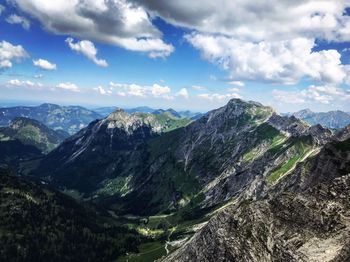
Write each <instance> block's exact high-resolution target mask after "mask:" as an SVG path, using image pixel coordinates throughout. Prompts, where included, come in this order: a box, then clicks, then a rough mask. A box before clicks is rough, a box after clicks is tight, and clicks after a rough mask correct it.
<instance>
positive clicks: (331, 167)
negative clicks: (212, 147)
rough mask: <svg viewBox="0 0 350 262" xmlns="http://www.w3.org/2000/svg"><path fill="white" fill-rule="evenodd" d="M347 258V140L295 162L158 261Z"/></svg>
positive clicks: (349, 167) (349, 243) (349, 228)
mask: <svg viewBox="0 0 350 262" xmlns="http://www.w3.org/2000/svg"><path fill="white" fill-rule="evenodd" d="M349 260H350V140H349V139H347V140H344V141H339V140H338V141H333V142H331V143H329V144H327V145H326V146H325V147H324V148H323V149H322V150H321V151H320V153H318V154H317V155H316V156H315V157H313V158H310V159H308V160H307V161H305V162H303V163H300V164H299V165H298V167H297V168H296V169H295V170H294V171H293V172H292V173H291V174H290V175H288V176H287V177H285V178H283V179H282V180H281V181H280V182H279V183H278V184H277V185H275V186H274V187H272V188H271V189H270V191H269V193H268V196H267V198H266V199H263V200H259V201H251V200H243V199H238V200H237V201H236V203H235V204H233V205H231V206H230V207H228V208H226V209H225V210H224V211H222V212H221V213H219V214H218V215H217V216H215V217H213V218H212V219H211V220H210V221H209V223H208V224H207V225H206V226H205V227H203V228H202V229H201V230H200V231H199V232H198V233H197V234H195V235H194V236H193V237H192V238H191V239H190V240H189V241H188V242H187V243H186V244H185V245H184V246H182V247H181V248H179V249H178V250H176V251H175V252H173V253H172V254H170V255H169V256H168V257H166V258H164V260H163V261H349Z"/></svg>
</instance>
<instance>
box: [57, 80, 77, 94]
mask: <svg viewBox="0 0 350 262" xmlns="http://www.w3.org/2000/svg"><path fill="white" fill-rule="evenodd" d="M56 87H57V88H60V89H63V90H68V91H72V92H80V89H79V87H78V86H77V85H75V84H73V83H70V82H67V83H59V84H58V85H57V86H56Z"/></svg>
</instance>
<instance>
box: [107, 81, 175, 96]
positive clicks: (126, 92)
mask: <svg viewBox="0 0 350 262" xmlns="http://www.w3.org/2000/svg"><path fill="white" fill-rule="evenodd" d="M109 86H110V87H111V88H112V89H113V90H116V94H117V95H119V96H133V97H143V98H147V97H148V98H149V97H153V98H162V99H166V100H172V99H174V95H173V94H171V88H170V87H168V86H161V85H159V84H153V85H151V86H147V85H138V84H120V83H114V82H110V83H109Z"/></svg>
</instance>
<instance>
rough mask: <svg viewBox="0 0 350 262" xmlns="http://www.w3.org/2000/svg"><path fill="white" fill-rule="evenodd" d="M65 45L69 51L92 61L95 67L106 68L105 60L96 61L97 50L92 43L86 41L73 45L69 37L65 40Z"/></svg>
mask: <svg viewBox="0 0 350 262" xmlns="http://www.w3.org/2000/svg"><path fill="white" fill-rule="evenodd" d="M66 43H67V44H68V45H69V47H70V49H72V50H74V51H76V52H78V53H82V54H83V55H84V56H86V57H87V58H89V59H90V60H91V61H93V62H94V63H95V64H96V65H98V66H102V67H107V66H108V63H107V62H106V60H103V59H98V58H97V57H96V55H97V49H96V47H95V45H94V43H92V42H90V41H88V40H83V41H79V42H76V43H74V40H73V39H72V38H70V37H69V38H67V39H66Z"/></svg>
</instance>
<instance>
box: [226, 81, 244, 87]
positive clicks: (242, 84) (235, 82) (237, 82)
mask: <svg viewBox="0 0 350 262" xmlns="http://www.w3.org/2000/svg"><path fill="white" fill-rule="evenodd" d="M229 84H230V85H233V86H239V87H243V86H244V85H245V84H244V83H243V82H242V81H231V82H229Z"/></svg>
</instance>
